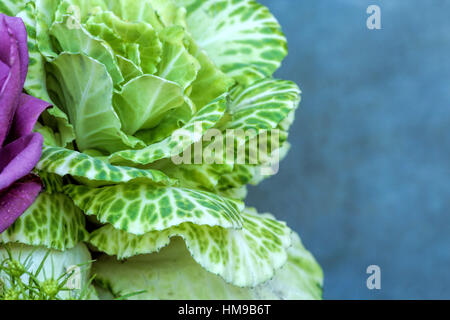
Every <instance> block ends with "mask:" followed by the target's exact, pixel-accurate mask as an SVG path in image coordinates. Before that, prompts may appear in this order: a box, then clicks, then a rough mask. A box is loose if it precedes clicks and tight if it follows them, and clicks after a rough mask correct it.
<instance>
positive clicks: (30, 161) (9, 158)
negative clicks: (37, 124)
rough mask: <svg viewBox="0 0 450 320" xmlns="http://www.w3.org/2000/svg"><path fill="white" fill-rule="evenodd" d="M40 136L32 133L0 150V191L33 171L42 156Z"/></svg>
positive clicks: (41, 139)
mask: <svg viewBox="0 0 450 320" xmlns="http://www.w3.org/2000/svg"><path fill="white" fill-rule="evenodd" d="M43 140H44V139H43V138H42V135H41V134H39V133H32V134H29V135H28V136H24V137H22V138H20V139H18V140H16V141H14V142H12V143H10V144H8V145H7V146H6V147H3V148H2V149H1V150H0V191H1V190H3V189H5V188H8V187H9V186H11V185H12V184H13V183H14V181H16V180H19V179H21V178H23V177H24V176H26V175H27V174H28V173H30V172H31V170H33V168H34V167H35V166H36V164H37V162H38V161H39V159H40V157H41V154H42V144H43Z"/></svg>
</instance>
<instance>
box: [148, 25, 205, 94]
mask: <svg viewBox="0 0 450 320" xmlns="http://www.w3.org/2000/svg"><path fill="white" fill-rule="evenodd" d="M159 36H160V38H161V40H162V41H163V54H162V59H161V63H160V64H159V66H158V73H157V76H159V77H161V78H164V79H167V80H170V81H173V82H176V83H178V84H179V85H180V86H181V87H182V88H183V89H184V90H185V89H186V88H187V87H189V86H190V85H191V83H192V82H193V81H194V80H195V79H196V78H197V73H198V72H199V70H200V64H199V62H198V61H197V60H196V59H195V58H194V57H193V56H192V55H191V54H190V53H189V52H188V51H187V49H186V48H185V45H184V42H183V41H184V37H185V31H184V29H183V28H182V27H180V26H176V27H170V28H166V29H164V30H163V31H162V32H160V34H159Z"/></svg>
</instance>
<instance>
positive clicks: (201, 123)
mask: <svg viewBox="0 0 450 320" xmlns="http://www.w3.org/2000/svg"><path fill="white" fill-rule="evenodd" d="M227 102H228V101H227V95H223V96H221V97H219V98H217V99H216V100H214V101H212V102H211V103H210V104H208V105H207V106H205V107H204V108H202V109H201V110H200V111H198V112H197V113H196V114H194V116H193V117H192V118H191V119H190V120H189V121H188V122H187V123H186V124H185V125H184V126H183V127H182V128H180V129H178V130H176V131H174V132H173V133H172V135H171V136H169V137H167V138H166V139H164V140H162V141H160V142H158V143H154V144H152V145H150V146H148V147H147V148H144V149H140V150H124V151H119V152H116V153H114V154H112V155H111V156H110V158H109V160H110V161H111V163H122V162H131V163H135V164H142V165H146V164H150V163H153V162H155V161H157V160H161V159H166V158H170V157H173V156H176V155H179V154H181V153H182V152H183V151H184V150H185V149H186V148H188V147H189V146H191V145H192V144H194V143H196V142H198V141H200V140H201V139H202V137H203V135H204V134H205V132H206V131H207V130H208V129H210V128H212V127H214V126H215V125H216V124H217V123H218V122H219V120H220V119H221V118H222V117H223V115H224V114H225V110H226V108H227Z"/></svg>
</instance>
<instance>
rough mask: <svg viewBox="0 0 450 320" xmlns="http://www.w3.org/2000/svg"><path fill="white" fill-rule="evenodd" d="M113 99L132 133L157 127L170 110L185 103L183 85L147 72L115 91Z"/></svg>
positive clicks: (124, 122) (125, 127)
mask: <svg viewBox="0 0 450 320" xmlns="http://www.w3.org/2000/svg"><path fill="white" fill-rule="evenodd" d="M113 103H114V108H115V110H116V112H117V114H118V115H119V118H120V120H121V122H122V125H123V130H124V132H126V133H127V134H130V135H131V134H134V133H136V131H138V130H141V129H151V128H153V127H155V126H156V125H158V123H159V122H160V121H161V118H162V117H163V116H164V115H165V114H166V113H167V112H168V111H170V110H172V109H176V108H178V107H180V106H182V105H183V103H184V95H183V88H181V87H180V86H179V85H178V84H176V83H175V82H171V81H168V80H166V79H163V78H159V77H156V76H153V75H143V76H140V77H138V78H135V79H133V80H131V81H130V82H128V83H127V84H126V85H125V86H124V87H123V88H122V91H121V92H117V93H115V94H114V98H113Z"/></svg>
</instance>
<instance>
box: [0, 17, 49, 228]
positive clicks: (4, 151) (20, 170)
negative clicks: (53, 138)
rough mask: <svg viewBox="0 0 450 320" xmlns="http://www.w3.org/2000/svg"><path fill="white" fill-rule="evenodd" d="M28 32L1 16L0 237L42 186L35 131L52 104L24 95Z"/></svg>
mask: <svg viewBox="0 0 450 320" xmlns="http://www.w3.org/2000/svg"><path fill="white" fill-rule="evenodd" d="M27 72H28V48H27V31H26V28H25V25H24V24H23V22H22V20H21V19H20V18H15V17H8V16H6V15H4V14H0V233H1V232H3V231H5V230H6V229H7V228H8V227H9V226H10V225H11V224H13V223H14V221H16V219H17V218H19V217H20V215H21V214H23V213H24V212H25V210H27V209H28V207H30V206H31V204H32V203H33V202H34V200H35V199H36V197H37V196H38V194H39V192H40V191H41V188H42V185H41V182H40V180H39V178H37V177H36V176H34V175H32V174H31V171H32V170H33V168H34V167H35V165H36V164H37V162H38V161H39V158H40V157H41V153H42V144H43V138H42V135H41V134H39V133H33V131H32V130H33V127H34V125H35V124H36V121H37V120H38V118H39V115H40V114H41V113H42V111H44V110H45V109H46V108H47V107H49V104H48V103H46V102H44V101H42V100H39V99H36V98H34V97H31V96H28V95H26V94H24V93H23V85H24V83H25V78H26V76H27Z"/></svg>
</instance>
